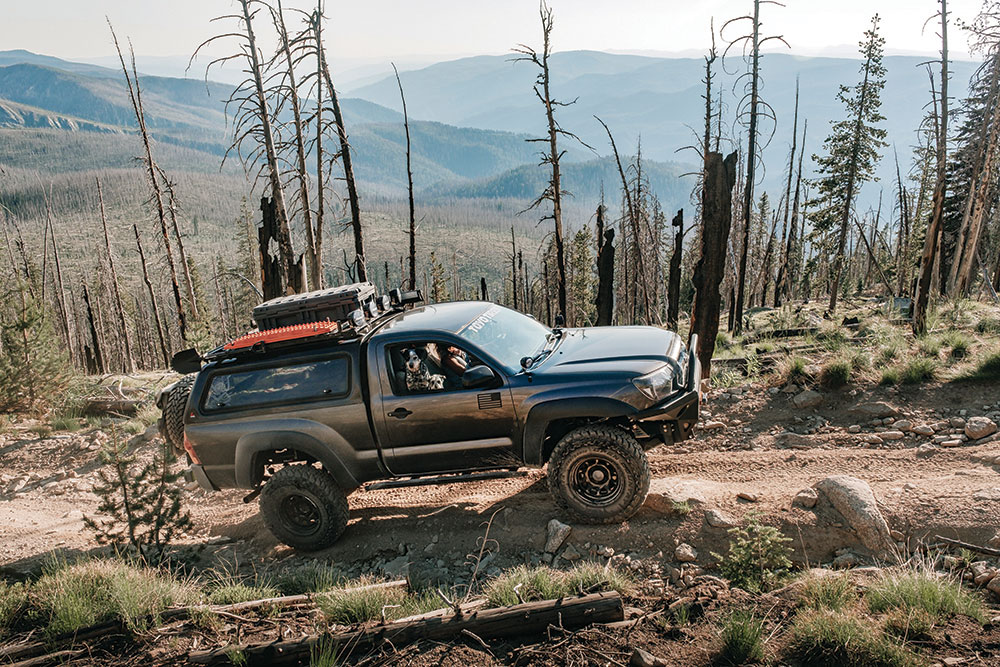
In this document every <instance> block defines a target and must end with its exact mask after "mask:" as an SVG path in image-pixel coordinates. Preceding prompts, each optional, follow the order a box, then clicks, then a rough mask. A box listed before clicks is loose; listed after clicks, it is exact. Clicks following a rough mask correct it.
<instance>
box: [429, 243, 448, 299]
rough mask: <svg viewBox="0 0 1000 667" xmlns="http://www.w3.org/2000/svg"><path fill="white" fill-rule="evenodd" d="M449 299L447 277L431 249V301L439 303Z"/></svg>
mask: <svg viewBox="0 0 1000 667" xmlns="http://www.w3.org/2000/svg"><path fill="white" fill-rule="evenodd" d="M450 299H451V294H450V293H449V292H448V277H447V276H446V275H445V269H444V266H443V265H442V264H441V262H439V261H438V260H437V257H436V256H435V255H434V251H433V250H432V251H431V301H433V302H434V303H441V302H442V301H448V300H450Z"/></svg>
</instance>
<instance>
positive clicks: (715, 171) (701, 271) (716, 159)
mask: <svg viewBox="0 0 1000 667" xmlns="http://www.w3.org/2000/svg"><path fill="white" fill-rule="evenodd" d="M736 160H737V153H736V152H733V153H730V154H729V155H728V156H727V157H726V158H725V160H723V158H722V154H721V153H716V152H710V153H708V155H707V158H706V160H705V177H704V179H703V181H704V184H705V185H704V188H703V190H702V206H701V210H702V222H701V256H700V257H699V259H698V263H697V264H696V265H695V268H694V276H693V278H692V282H693V283H694V289H695V292H694V305H693V307H692V308H691V333H692V334H697V335H698V350H697V354H698V359H699V360H700V361H701V367H702V374H703V376H704V377H710V376H711V374H712V365H711V364H712V355H713V354H714V353H715V337H716V335H717V334H718V333H719V311H720V308H721V303H720V302H721V295H720V293H719V286H720V285H721V284H722V278H723V276H724V275H725V273H726V255H727V248H728V245H729V228H730V225H731V224H732V216H733V208H732V207H733V187H734V186H735V185H736ZM730 312H732V311H730Z"/></svg>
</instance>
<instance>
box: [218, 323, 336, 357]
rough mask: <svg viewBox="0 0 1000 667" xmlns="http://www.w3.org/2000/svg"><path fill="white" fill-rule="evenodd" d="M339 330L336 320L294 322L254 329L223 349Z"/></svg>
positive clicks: (237, 348)
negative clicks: (282, 325)
mask: <svg viewBox="0 0 1000 667" xmlns="http://www.w3.org/2000/svg"><path fill="white" fill-rule="evenodd" d="M339 331H340V325H338V324H337V323H336V322H329V321H327V322H308V323H306V324H293V325H292V326H288V327H279V328H277V329H267V330H266V331H253V332H251V333H248V334H246V335H245V336H240V337H239V338H237V339H236V340H234V341H233V342H232V343H228V344H226V345H225V346H224V347H223V348H222V349H224V350H239V349H242V348H245V347H253V346H254V345H256V344H257V343H277V342H280V341H285V340H295V339H296V338H311V337H313V336H321V335H323V334H335V333H338V332H339Z"/></svg>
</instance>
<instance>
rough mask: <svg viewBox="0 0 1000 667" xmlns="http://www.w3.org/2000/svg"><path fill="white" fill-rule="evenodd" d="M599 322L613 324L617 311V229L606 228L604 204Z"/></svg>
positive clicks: (601, 212)
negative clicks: (613, 317)
mask: <svg viewBox="0 0 1000 667" xmlns="http://www.w3.org/2000/svg"><path fill="white" fill-rule="evenodd" d="M594 305H595V306H597V322H596V325H597V326H599V327H607V326H611V321H612V316H613V315H614V312H615V230H614V228H612V227H608V228H605V223H604V204H601V205H600V206H598V207H597V298H596V300H595V303H594Z"/></svg>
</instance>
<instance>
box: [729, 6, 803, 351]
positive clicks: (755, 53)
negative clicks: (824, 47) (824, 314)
mask: <svg viewBox="0 0 1000 667" xmlns="http://www.w3.org/2000/svg"><path fill="white" fill-rule="evenodd" d="M763 4H773V5H779V6H783V5H781V3H779V2H775V1H774V0H753V14H747V15H744V16H738V17H736V18H734V19H729V20H728V21H726V22H725V23H724V24H723V26H722V31H725V29H726V27H728V26H729V25H733V24H738V23H741V22H743V21H750V26H751V29H750V33H749V34H746V35H742V36H740V37H737V38H736V39H734V40H732V41H731V42H730V43H729V45H728V46H727V47H726V53H728V52H729V49H731V48H732V47H733V46H734V45H737V44H739V45H742V46H743V47H744V51H745V52H746V51H749V61H748V66H749V68H748V70H747V71H746V72H744V73H743V74H742V75H740V77H739V80H745V95H744V96H743V99H742V100H741V102H740V106H741V109H740V111H739V113H738V116H739V118H740V119H743V118H746V119H747V141H748V144H747V154H746V156H747V158H746V182H745V184H744V186H743V240H742V242H741V251H740V263H739V273H738V275H737V276H736V305H735V313H734V316H733V318H734V320H733V330H734V332H735V333H736V334H737V335H738V334H740V333H741V332H742V331H743V304H744V300H745V298H746V294H745V292H746V275H747V259H748V255H749V251H750V222H751V216H752V212H753V193H754V185H755V181H756V177H757V176H756V175H757V169H756V167H757V160H758V157H759V152H760V150H761V149H762V146H761V144H760V128H759V123H760V118H761V116H762V115H764V116H768V117H770V118H771V119H772V120H773V119H774V110H773V109H771V107H770V106H769V105H768V104H767V103H766V102H764V101H763V100H761V98H760V59H761V53H760V48H761V46H762V45H763V44H765V43H767V42H769V41H771V40H777V41H780V42H781V43H783V44H785V46H788V44H787V42H785V40H784V38H783V37H781V36H769V37H761V34H760V25H761V22H760V6H761V5H763ZM720 32H721V31H720ZM723 58H725V54H723ZM765 143H766V142H765Z"/></svg>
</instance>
